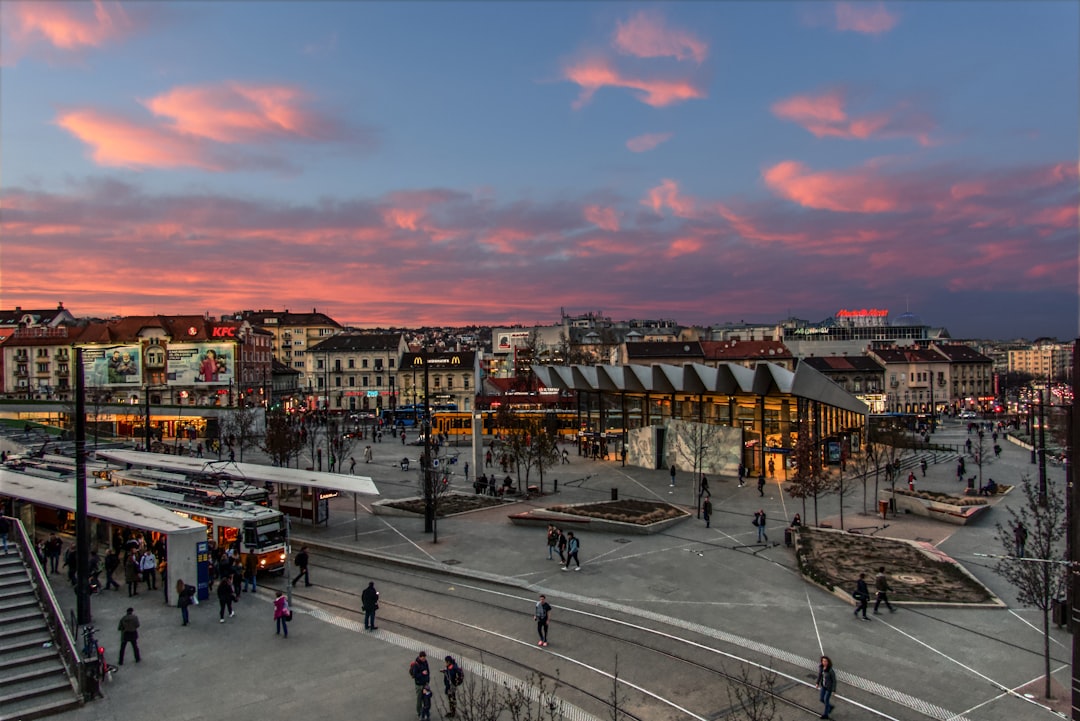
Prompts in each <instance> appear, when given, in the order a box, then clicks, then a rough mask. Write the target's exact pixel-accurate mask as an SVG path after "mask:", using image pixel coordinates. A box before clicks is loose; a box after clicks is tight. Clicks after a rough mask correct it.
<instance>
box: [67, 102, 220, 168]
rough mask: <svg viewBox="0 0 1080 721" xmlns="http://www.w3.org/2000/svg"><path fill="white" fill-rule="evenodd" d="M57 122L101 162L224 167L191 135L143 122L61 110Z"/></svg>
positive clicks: (174, 166)
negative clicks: (180, 133)
mask: <svg viewBox="0 0 1080 721" xmlns="http://www.w3.org/2000/svg"><path fill="white" fill-rule="evenodd" d="M56 123H57V125H59V126H60V127H62V128H64V129H65V130H67V131H68V132H69V133H71V134H72V135H74V136H75V137H76V138H78V139H79V140H81V141H82V142H84V143H86V144H87V145H89V146H90V147H91V153H90V155H91V157H92V158H93V159H94V162H96V163H98V164H99V165H106V166H111V167H122V168H148V167H153V168H180V167H190V168H201V169H203V170H213V171H220V170H224V169H225V168H224V166H222V165H221V164H220V163H219V162H217V161H215V160H214V159H212V158H211V157H210V156H209V155H208V154H207V153H206V152H205V150H204V149H203V147H202V146H201V145H200V143H199V142H198V141H197V140H196V139H194V138H191V137H184V136H180V135H177V134H175V133H172V132H170V131H168V130H164V129H161V128H156V127H152V126H148V125H142V124H139V123H136V122H133V121H131V120H127V119H125V118H120V117H118V116H115V115H109V114H106V113H99V112H97V111H96V110H89V109H87V110H73V111H69V112H64V113H61V114H60V116H59V117H58V118H57V120H56Z"/></svg>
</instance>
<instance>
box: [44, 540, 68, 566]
mask: <svg viewBox="0 0 1080 721" xmlns="http://www.w3.org/2000/svg"><path fill="white" fill-rule="evenodd" d="M63 549H64V542H63V541H61V540H60V537H59V536H57V535H56V534H55V533H54V534H52V535H51V536H49V540H48V541H46V542H45V557H46V558H48V559H49V573H59V572H60V571H59V570H58V568H57V567H58V566H59V565H60V552H61V551H62V550H63Z"/></svg>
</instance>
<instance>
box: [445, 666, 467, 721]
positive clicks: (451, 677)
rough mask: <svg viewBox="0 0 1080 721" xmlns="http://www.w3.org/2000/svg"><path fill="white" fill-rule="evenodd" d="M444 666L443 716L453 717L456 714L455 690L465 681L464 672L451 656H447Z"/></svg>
mask: <svg viewBox="0 0 1080 721" xmlns="http://www.w3.org/2000/svg"><path fill="white" fill-rule="evenodd" d="M445 661H446V668H444V669H443V690H444V691H446V706H447V709H446V714H445V715H444V717H443V718H453V717H454V716H456V715H457V690H458V686H460V685H461V684H463V683H465V673H464V672H463V671H462V670H461V666H458V664H457V661H455V660H454V657H453V656H447V657H446V659H445Z"/></svg>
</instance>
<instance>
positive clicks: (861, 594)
mask: <svg viewBox="0 0 1080 721" xmlns="http://www.w3.org/2000/svg"><path fill="white" fill-rule="evenodd" d="M851 597H852V598H854V599H855V603H856V604H857V605H856V606H855V618H858V617H859V612H860V611H862V619H863V620H864V621H869V620H870V619H869V618H868V617H867V615H866V606H867V604H868V603H870V589H869V588H868V587H867V585H866V574H865V573H860V574H859V580H858V581H856V582H855V593H853V594H852V596H851Z"/></svg>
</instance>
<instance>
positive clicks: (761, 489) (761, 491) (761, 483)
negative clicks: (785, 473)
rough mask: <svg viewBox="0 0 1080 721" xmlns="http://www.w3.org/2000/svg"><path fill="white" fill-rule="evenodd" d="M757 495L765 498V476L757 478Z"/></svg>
mask: <svg viewBox="0 0 1080 721" xmlns="http://www.w3.org/2000/svg"><path fill="white" fill-rule="evenodd" d="M757 494H758V495H759V496H761V497H762V498H764V497H765V476H758V477H757Z"/></svg>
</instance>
